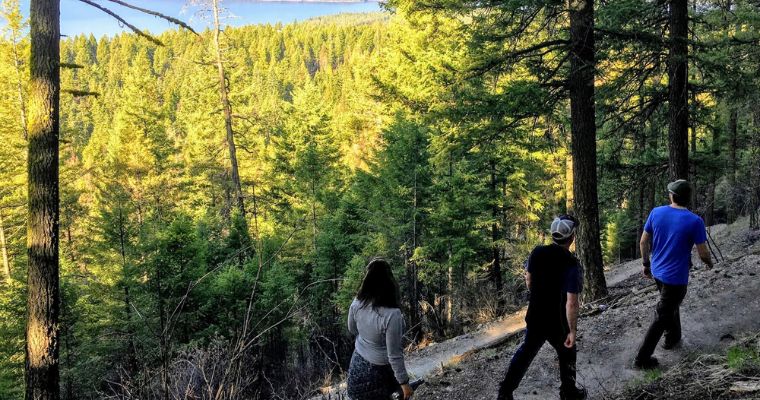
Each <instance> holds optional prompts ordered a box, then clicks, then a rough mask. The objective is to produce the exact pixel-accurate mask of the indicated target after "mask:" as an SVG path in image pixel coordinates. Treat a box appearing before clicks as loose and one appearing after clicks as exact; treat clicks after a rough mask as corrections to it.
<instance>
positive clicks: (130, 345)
mask: <svg viewBox="0 0 760 400" xmlns="http://www.w3.org/2000/svg"><path fill="white" fill-rule="evenodd" d="M125 224H126V216H125V215H124V208H123V207H122V204H121V199H120V200H119V253H120V254H121V271H122V272H121V273H122V275H123V277H124V311H125V316H126V321H125V324H126V334H127V354H126V358H127V360H126V370H127V373H128V375H129V376H131V375H132V374H134V373H135V372H136V371H137V361H136V360H135V354H136V350H137V347H136V346H135V342H134V335H135V334H134V332H133V331H132V303H131V298H130V296H129V282H128V281H127V230H126V228H125Z"/></svg>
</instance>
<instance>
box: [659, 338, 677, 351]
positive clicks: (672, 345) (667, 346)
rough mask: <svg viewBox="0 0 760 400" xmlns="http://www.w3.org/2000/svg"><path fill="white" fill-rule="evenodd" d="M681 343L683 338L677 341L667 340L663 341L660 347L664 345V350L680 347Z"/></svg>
mask: <svg viewBox="0 0 760 400" xmlns="http://www.w3.org/2000/svg"><path fill="white" fill-rule="evenodd" d="M680 344H681V339H678V340H677V341H675V342H672V343H671V342H668V341H667V340H666V341H664V342H662V345H660V347H662V349H663V350H673V349H675V348H676V347H678V346H679V345H680Z"/></svg>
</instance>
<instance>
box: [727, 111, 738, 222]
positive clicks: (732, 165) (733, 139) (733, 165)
mask: <svg viewBox="0 0 760 400" xmlns="http://www.w3.org/2000/svg"><path fill="white" fill-rule="evenodd" d="M729 107H730V108H729V115H728V171H726V174H727V175H728V194H727V197H728V207H727V208H728V209H727V210H726V211H727V212H728V221H727V222H728V223H729V224H730V223H733V222H734V221H736V217H737V214H738V212H737V208H738V204H737V203H738V199H737V196H736V192H737V188H736V170H737V166H738V163H737V155H736V148H737V146H738V140H739V139H738V136H739V132H738V131H739V122H738V119H739V115H738V114H739V113H738V112H737V110H736V106H734V105H730V106H729Z"/></svg>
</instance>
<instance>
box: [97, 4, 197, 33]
mask: <svg viewBox="0 0 760 400" xmlns="http://www.w3.org/2000/svg"><path fill="white" fill-rule="evenodd" d="M108 1H110V2H111V3H116V4H119V5H122V6H124V7H127V8H131V9H133V10H137V11H140V12H142V13H145V14H149V15H153V16H156V17H159V18H162V19H165V20H167V21H169V22H171V23H173V24H176V25H179V26H181V27H183V28H185V29H187V30H189V31H190V32H192V33H194V34H196V35H198V32H196V31H195V30H193V28H191V27H190V25H188V24H186V23H184V22H182V21H180V20H178V19H177V18H174V17H170V16H168V15H166V14H161V13H160V12H157V11H153V10H148V9H146V8H142V7H137V6H134V5H132V4H129V3H125V2H123V1H121V0H108Z"/></svg>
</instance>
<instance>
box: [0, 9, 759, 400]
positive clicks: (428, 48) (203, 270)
mask: <svg viewBox="0 0 760 400" xmlns="http://www.w3.org/2000/svg"><path fill="white" fill-rule="evenodd" d="M81 2H82V4H81V6H82V7H90V6H95V7H99V8H102V9H104V11H110V12H112V13H113V14H114V16H115V17H116V18H119V16H118V12H117V11H118V7H121V6H124V5H123V4H121V3H129V2H128V1H126V2H122V1H116V0H107V1H106V0H102V1H101V0H81ZM196 3H204V2H196ZM55 4H57V0H32V1H31V7H32V10H31V11H32V12H31V13H27V12H21V11H20V10H19V2H18V0H2V7H1V10H0V14H1V15H0V17H2V20H3V25H2V37H1V38H0V76H2V79H0V251H1V254H0V258H1V260H0V261H2V265H1V267H2V268H0V398H2V399H21V398H24V397H25V396H26V398H30V397H29V396H31V394H30V393H37V394H42V393H47V394H45V395H44V396H43V397H39V398H45V399H59V398H60V399H169V398H171V399H175V398H203V399H212V398H213V399H232V400H236V399H269V398H293V399H302V398H307V397H308V395H309V394H311V393H314V392H315V390H316V389H318V388H320V387H322V386H325V385H329V384H331V383H336V382H339V381H340V380H341V379H343V378H345V372H346V370H347V367H348V362H349V359H350V356H351V352H352V350H353V341H352V338H351V337H350V336H349V334H348V332H347V330H346V328H345V321H346V313H347V309H348V306H349V304H350V303H351V300H352V299H353V297H354V295H355V294H356V290H357V289H358V285H359V283H360V281H361V279H362V277H363V274H364V270H365V266H366V264H367V261H368V260H369V259H370V258H371V257H373V256H383V257H385V258H386V259H387V260H389V261H390V263H391V265H392V266H393V268H394V272H395V275H396V277H397V278H398V280H399V284H400V291H401V297H402V298H401V302H402V311H403V314H404V316H405V320H406V326H407V328H408V332H407V334H406V336H405V338H406V340H407V343H408V344H409V345H411V346H412V347H413V346H415V345H417V344H420V343H428V342H431V341H441V340H445V339H447V338H451V337H454V336H457V335H461V334H463V333H465V332H468V331H469V330H471V329H472V328H473V327H476V326H477V325H479V324H481V323H484V322H488V321H491V320H493V319H495V318H497V317H499V316H502V315H505V314H508V313H511V312H514V311H516V310H518V309H520V308H521V307H522V306H523V305H524V303H525V300H526V292H527V289H526V287H525V281H524V279H523V264H524V262H525V259H526V256H527V254H528V253H529V252H530V250H531V249H532V248H533V247H534V246H535V245H537V244H540V243H544V242H546V241H547V239H548V237H547V236H548V235H547V234H548V232H547V229H548V226H549V224H550V222H551V220H552V219H553V218H554V217H555V216H556V215H558V214H561V213H568V212H572V213H573V214H575V215H576V216H577V217H578V218H579V219H580V220H581V228H580V230H579V232H578V241H577V245H576V250H577V253H578V257H579V259H580V260H581V262H582V263H583V264H584V267H585V268H584V270H585V275H584V278H585V280H586V290H585V292H584V293H585V298H584V301H592V300H596V299H600V298H603V297H604V296H606V294H607V288H606V284H605V281H604V275H603V273H602V271H603V268H604V266H605V265H607V266H609V265H612V264H615V263H618V262H620V261H624V260H630V259H634V258H637V257H638V256H639V255H638V254H637V253H638V246H637V244H638V239H639V237H640V235H641V231H642V226H643V222H644V221H645V219H646V217H647V215H648V213H649V211H650V210H651V209H652V208H653V207H655V206H658V205H661V204H664V203H665V202H666V201H667V191H666V189H665V185H666V184H667V182H669V181H672V180H674V179H677V178H685V179H689V180H690V181H691V182H692V183H693V186H694V188H695V190H694V195H693V199H692V207H691V208H692V210H693V211H694V212H696V213H697V214H699V215H700V216H702V217H703V218H704V219H705V222H706V223H707V224H708V225H711V224H715V223H721V222H731V221H734V220H736V219H737V218H738V217H740V216H744V215H749V216H750V219H751V223H752V224H753V225H754V226H755V227H757V226H758V215H757V214H758V208H759V207H760V91H759V90H758V85H759V84H760V3H758V2H757V1H755V0H689V1H687V0H606V1H596V2H594V1H592V0H563V1H559V0H500V1H496V0H488V1H466V0H390V1H389V2H388V3H385V4H384V6H383V7H384V9H385V11H384V12H380V13H368V14H340V15H335V16H326V17H319V18H314V19H310V20H306V21H302V22H296V23H290V24H276V25H271V24H270V25H249V26H241V27H234V28H233V27H227V28H225V26H224V20H223V19H221V20H220V18H214V17H215V16H217V17H219V16H218V15H215V13H214V12H213V11H214V9H215V8H217V6H218V4H217V1H216V0H213V1H212V0H209V1H207V2H205V3H204V4H207V5H208V7H209V10H210V12H209V13H208V15H206V17H207V18H208V28H206V29H205V30H203V31H197V32H195V31H192V30H191V29H188V28H189V27H187V26H184V25H183V22H182V21H179V20H177V21H174V22H175V23H176V24H177V26H176V28H173V29H171V30H168V31H166V32H163V33H160V34H150V33H147V32H144V31H141V30H140V29H141V28H140V27H139V26H132V27H131V28H130V29H133V30H134V32H128V33H122V34H118V35H113V36H104V37H100V38H97V37H94V36H92V35H77V36H71V37H60V39H59V36H58V34H57V33H58V25H57V21H56V18H57V14H56V13H55V12H54V11H55V8H50V7H57V5H55ZM35 7H36V8H35ZM145 11H149V10H145ZM216 14H218V13H216ZM128 22H129V21H121V22H120V21H118V20H117V19H114V24H119V23H122V24H124V23H128ZM124 26H127V27H128V28H129V25H124ZM56 43H59V44H60V48H59V50H57V47H56V46H55V44H56ZM58 53H59V54H58ZM56 56H57V57H59V60H57V59H55V57H56ZM27 353H28V356H27ZM25 370H26V372H25ZM25 376H27V378H25ZM188 391H191V392H192V393H194V396H196V397H184V396H186V393H189V392H188Z"/></svg>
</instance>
